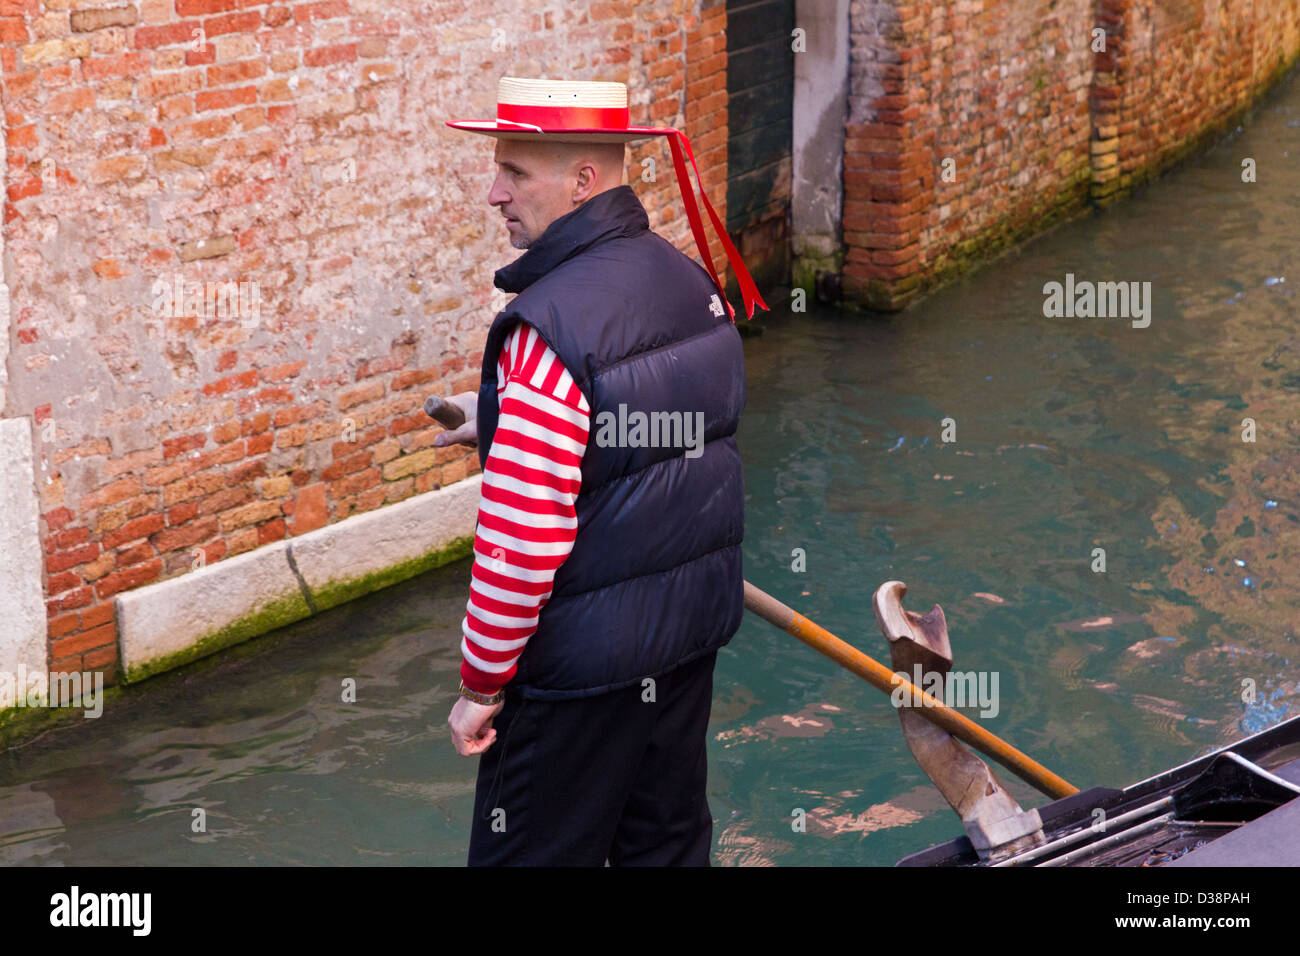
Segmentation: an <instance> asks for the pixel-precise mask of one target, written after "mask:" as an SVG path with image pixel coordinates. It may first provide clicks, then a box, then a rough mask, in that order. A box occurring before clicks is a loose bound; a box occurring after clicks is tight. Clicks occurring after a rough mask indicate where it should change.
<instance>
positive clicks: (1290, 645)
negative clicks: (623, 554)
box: [0, 77, 1300, 865]
mask: <svg viewBox="0 0 1300 956" xmlns="http://www.w3.org/2000/svg"><path fill="white" fill-rule="evenodd" d="M1246 157H1249V158H1252V159H1254V160H1255V163H1256V168H1257V170H1258V181H1257V182H1256V183H1253V184H1247V183H1242V182H1241V164H1242V159H1243V158H1246ZM1298 211H1300V84H1298V83H1297V82H1296V81H1295V78H1294V77H1292V78H1291V79H1289V80H1288V81H1287V82H1286V83H1285V84H1284V85H1283V87H1282V88H1280V89H1279V90H1277V91H1275V93H1274V94H1273V95H1271V96H1270V97H1269V98H1268V99H1267V100H1266V101H1264V102H1263V103H1262V104H1261V105H1260V107H1259V108H1258V109H1257V111H1256V113H1255V116H1254V117H1253V118H1252V120H1251V121H1250V122H1249V123H1248V124H1247V125H1246V127H1245V128H1244V129H1241V130H1239V131H1237V132H1236V133H1235V134H1233V135H1231V136H1230V137H1228V138H1227V139H1225V140H1223V141H1221V142H1219V143H1218V144H1217V145H1216V146H1214V147H1213V148H1211V149H1210V150H1208V151H1207V152H1206V153H1204V154H1203V155H1201V156H1200V157H1198V158H1196V159H1195V160H1193V161H1191V162H1189V163H1188V164H1186V165H1184V166H1183V167H1182V168H1180V169H1179V170H1177V171H1176V172H1174V173H1173V174H1171V175H1169V176H1167V177H1165V178H1163V179H1162V180H1160V181H1159V182H1157V183H1155V184H1153V185H1152V186H1150V187H1149V188H1147V189H1146V190H1144V191H1143V192H1142V193H1141V194H1140V195H1138V196H1136V197H1134V198H1133V199H1131V200H1129V201H1127V202H1124V203H1122V204H1120V205H1119V206H1117V207H1115V208H1112V209H1110V210H1108V211H1106V212H1104V213H1103V214H1100V215H1097V216H1087V217H1084V218H1081V219H1079V220H1076V221H1074V222H1072V223H1069V224H1067V225H1065V226H1063V227H1061V228H1059V229H1058V230H1056V231H1055V232H1053V233H1051V234H1050V235H1047V236H1045V237H1042V238H1040V239H1038V240H1037V241H1035V242H1033V243H1031V244H1029V245H1026V246H1024V247H1023V248H1021V249H1019V250H1017V251H1015V252H1013V253H1011V254H1009V255H1008V256H1005V257H1003V258H1002V259H1000V260H999V261H997V262H995V263H993V264H991V265H989V266H987V267H985V268H983V269H981V270H979V271H978V272H976V273H974V274H973V275H969V276H967V277H966V278H964V279H962V280H960V281H958V282H957V283H955V284H953V285H951V286H949V287H947V288H946V289H944V290H942V291H941V292H939V293H938V294H936V295H934V296H932V297H931V298H929V299H928V300H926V301H925V302H924V303H922V304H921V305H919V306H918V307H916V308H914V309H912V310H910V311H908V312H906V313H904V314H902V315H899V316H896V317H894V318H893V319H891V320H888V321H885V320H869V319H864V318H862V317H860V316H852V315H841V314H839V313H837V312H834V311H829V310H823V309H816V308H814V309H811V310H810V311H808V312H806V313H796V314H790V313H789V310H788V307H779V308H778V310H777V312H778V313H780V314H773V315H772V316H770V317H769V316H763V317H762V322H763V325H764V326H765V327H766V328H765V332H764V334H763V335H761V336H760V337H754V338H749V339H747V340H746V361H747V370H748V389H749V401H748V406H747V408H746V412H745V415H744V418H743V421H742V427H741V432H740V447H741V450H742V454H743V455H744V459H745V467H746V509H747V523H746V539H745V568H746V576H747V577H748V578H749V580H751V581H753V582H754V583H755V584H757V585H758V586H759V587H761V588H763V589H765V590H767V591H769V592H771V593H772V594H774V595H776V596H778V597H780V598H781V599H783V600H785V601H786V602H787V603H789V604H790V605H792V606H793V607H795V608H796V609H797V610H799V611H801V612H803V613H804V614H806V615H808V616H809V617H811V618H812V619H814V620H816V621H817V622H819V623H820V624H822V625H823V626H825V627H827V628H829V629H830V630H831V631H833V632H834V633H836V634H837V635H839V636H840V637H842V638H844V639H846V640H848V641H850V642H852V643H853V644H856V645H857V646H858V647H860V648H862V649H863V650H865V651H867V652H868V653H870V654H872V655H873V656H876V657H877V658H879V659H883V660H888V651H887V649H886V646H885V642H884V639H883V638H882V637H881V635H880V632H879V630H878V629H877V627H876V624H875V621H874V618H873V615H872V611H871V603H870V602H871V596H872V593H873V591H874V590H875V588H876V587H877V586H878V585H880V584H881V583H882V582H884V581H886V580H890V579H899V580H902V581H904V582H906V583H907V585H908V587H909V589H910V593H909V594H908V597H907V600H906V605H907V606H908V607H909V608H910V609H912V610H917V611H924V610H926V609H928V608H929V607H930V605H932V604H934V603H938V604H940V605H942V607H943V609H944V612H945V614H946V616H947V620H948V624H949V632H950V634H951V638H952V645H953V650H954V657H955V664H954V667H955V669H957V670H965V671H970V670H974V671H981V672H985V673H986V674H988V675H990V679H991V675H993V674H996V675H997V678H998V685H997V686H998V712H997V714H996V716H993V717H988V718H980V719H982V721H983V723H984V725H985V726H987V727H988V728H989V729H990V730H992V731H993V732H994V733H997V734H999V735H1001V736H1003V737H1005V738H1006V739H1007V740H1009V741H1011V742H1012V743H1014V744H1015V745H1016V746H1018V747H1020V748H1021V749H1023V750H1025V751H1026V752H1028V753H1029V754H1031V755H1032V756H1034V757H1035V758H1037V759H1038V760H1040V761H1041V762H1043V763H1045V764H1046V765H1047V766H1049V767H1051V768H1052V769H1054V770H1056V771H1057V772H1058V773H1060V774H1062V775H1063V776H1065V777H1066V778H1067V779H1069V780H1070V781H1071V782H1073V783H1074V784H1076V785H1078V786H1080V787H1086V786H1090V785H1093V784H1108V785H1115V786H1118V785H1124V784H1126V783H1130V782H1133V781H1135V780H1138V779H1141V778H1143V777H1145V776H1148V775H1150V774H1152V773H1155V772H1157V771H1159V770H1161V769H1163V768H1165V767H1168V766H1171V765H1173V764H1176V763H1180V762H1183V761H1185V760H1188V759H1191V758H1193V757H1195V756H1197V755H1198V754H1200V753H1203V752H1205V751H1206V750H1208V749H1210V748H1212V747H1215V746H1218V745H1222V744H1223V743H1226V742H1228V741H1230V740H1232V739H1234V738H1236V737H1238V736H1241V735H1242V734H1244V733H1248V732H1255V731H1258V730H1262V729H1264V728H1265V727H1267V726H1269V725H1271V724H1273V723H1275V722H1277V721H1278V720H1280V719H1282V718H1283V717H1285V716H1289V715H1292V714H1294V713H1296V712H1297V711H1298V710H1300V705H1298V701H1300V697H1298V695H1297V675H1298V673H1300V667H1297V660H1296V657H1297V651H1298V650H1300V648H1298V647H1297V643H1296V641H1297V630H1298V628H1300V624H1298V623H1297V622H1298V621H1300V575H1298V574H1297V570H1298V569H1300V450H1298V449H1300V442H1298V439H1300V318H1298V314H1300V309H1298V306H1300V297H1297V296H1296V291H1297V288H1300V255H1298V253H1297V249H1298V248H1300V247H1298V245H1297V238H1298V236H1297V233H1298V232H1300V215H1298V214H1297V213H1298ZM1067 273H1072V274H1073V275H1074V277H1075V282H1076V284H1077V283H1079V282H1082V281H1091V282H1138V283H1143V282H1150V284H1151V285H1150V289H1151V323H1150V326H1149V327H1147V328H1140V329H1139V328H1133V327H1132V324H1131V322H1130V321H1128V320H1127V319H1124V318H1046V317H1045V316H1044V298H1045V297H1044V293H1043V286H1044V284H1045V283H1047V282H1051V281H1057V282H1064V281H1065V276H1066V274H1067ZM945 418H951V419H952V420H953V423H954V427H955V438H956V440H955V441H951V442H944V441H942V440H941V438H942V430H943V425H942V424H941V423H942V421H943V419H945ZM1244 418H1251V419H1253V420H1254V421H1255V427H1256V437H1257V440H1256V441H1255V442H1253V443H1247V442H1243V441H1242V420H1243V419H1244ZM1097 548H1101V549H1104V552H1105V562H1106V569H1105V571H1104V573H1099V572H1095V571H1094V570H1093V565H1094V561H1095V558H1094V549H1097ZM799 555H802V559H801V560H802V562H803V565H802V566H803V567H804V570H802V571H800V570H796V569H795V568H796V567H797V566H799V565H800V561H799V560H797V557H798V556H799ZM468 576H469V564H468V562H461V563H458V564H456V565H454V566H449V567H446V568H443V569H440V570H438V571H435V572H432V573H429V574H426V575H424V576H422V577H420V578H417V579H413V580H410V581H408V582H406V583H404V584H401V585H399V586H396V587H393V588H390V589H388V590H386V591H384V592H382V593H378V594H374V595H371V596H368V597H366V598H364V599H361V600H358V601H355V602H353V603H351V604H349V605H347V606H344V607H340V608H337V609H335V610H333V611H330V612H328V613H326V614H323V615H321V616H319V617H317V618H314V619H312V620H308V621H304V622H302V623H300V624H298V625H295V626H293V627H290V628H286V629H285V630H283V631H280V632H277V633H276V634H273V635H269V636H267V637H265V638H262V639H259V640H257V641H254V642H252V643H250V644H248V645H245V646H243V647H241V648H238V649H235V650H233V651H230V652H227V653H226V654H223V655H221V656H219V657H217V658H214V659H210V660H208V661H204V662H200V663H199V664H197V665H194V666H192V667H189V668H187V669H185V670H182V671H178V672H174V673H170V674H166V675H163V676H161V677H159V678H157V679H154V680H151V681H148V682H146V683H145V684H143V685H140V686H138V687H134V688H129V689H128V690H127V692H126V693H125V694H124V695H123V697H122V698H121V699H120V700H118V701H115V702H113V703H112V704H111V705H110V706H109V708H108V709H107V710H106V712H105V714H104V716H103V717H102V718H101V719H98V720H85V721H82V720H78V721H77V722H76V723H75V724H74V725H72V726H70V727H68V728H66V729H60V730H58V731H55V732H51V733H49V734H47V735H45V736H44V737H41V738H39V739H37V740H35V741H34V742H32V743H29V744H27V745H25V746H23V747H20V748H15V749H12V750H10V751H9V752H7V753H5V754H2V755H0V863H5V864H113V863H135V864H194V865H199V864H202V865H212V864H216V865H224V864H282V863H288V864H335V863H336V864H357V863H360V864H446V865H459V864H461V863H462V862H463V861H464V856H465V848H466V839H467V832H468V826H469V817H470V812H471V805H472V799H473V781H474V770H475V764H474V762H473V760H472V758H471V759H464V758H459V757H457V756H456V755H455V754H454V751H453V750H452V747H451V744H450V741H449V739H448V735H447V732H446V726H445V719H446V715H447V712H448V710H449V709H450V707H451V705H452V703H453V700H454V695H455V693H456V686H457V667H458V663H459V650H458V640H459V622H460V619H461V616H462V615H463V613H464V607H465V600H466V597H467V593H468V592H467V586H468ZM348 678H352V679H355V681H356V682H357V699H356V702H355V703H344V702H343V701H342V700H341V687H342V683H343V681H344V680H346V679H348ZM1247 680H1249V681H1253V682H1254V687H1255V692H1256V699H1255V702H1254V703H1253V704H1249V705H1248V704H1246V703H1244V702H1243V699H1242V695H1243V687H1244V686H1245V685H1244V684H1243V681H1247ZM968 713H970V714H971V716H976V714H975V711H974V710H968ZM710 738H711V739H710V752H709V756H710V765H709V774H710V776H709V802H710V805H711V807H712V809H713V813H714V817H715V820H716V824H715V852H714V862H715V863H716V864H719V865H734V864H776V865H816V864H878V865H889V864H892V863H894V862H895V861H896V860H897V859H898V858H899V857H901V856H903V855H905V854H907V853H909V852H912V851H914V850H918V849H921V848H924V847H925V846H927V845H929V844H931V843H933V842H936V841H941V840H944V839H948V838H949V837H952V836H955V835H958V834H959V833H960V832H961V828H960V825H959V822H958V820H957V818H956V817H955V815H953V813H952V812H951V811H950V810H949V809H948V808H947V807H946V806H945V805H944V804H943V803H942V801H941V799H940V798H939V797H938V795H937V793H936V792H935V791H934V789H933V788H932V787H931V786H930V785H929V783H928V782H927V780H926V779H925V777H924V776H923V775H922V774H921V773H920V771H919V770H918V769H917V767H916V765H915V763H914V762H913V761H912V759H911V757H910V755H909V753H908V751H907V749H906V747H905V746H904V744H903V741H902V737H901V734H900V732H899V726H898V719H897V716H896V714H895V712H894V710H893V708H892V707H891V706H890V705H889V702H888V701H887V699H886V698H885V697H884V696H883V695H880V694H878V693H877V692H875V691H873V690H871V689H869V688H867V687H866V686H865V685H864V684H863V683H862V682H861V681H859V680H858V679H857V678H855V677H853V676H851V675H849V674H847V673H845V672H843V671H840V670H837V669H836V668H835V666H834V665H832V664H831V663H830V662H828V661H827V660H825V659H823V658H821V657H819V656H818V655H816V654H815V653H813V652H812V651H811V650H809V649H808V648H806V647H804V646H803V645H802V644H800V643H798V642H797V641H795V640H794V639H793V638H791V637H789V636H787V635H785V634H783V633H781V632H779V631H777V630H775V629H774V628H772V627H771V626H769V625H767V624H765V623H763V622H761V621H759V620H757V619H754V618H750V619H748V620H747V621H746V622H745V624H744V626H743V627H742V628H741V630H740V632H739V633H738V634H737V635H736V637H735V638H734V639H733V641H732V642H731V644H730V645H729V646H728V647H727V648H725V649H724V650H723V651H722V652H721V654H720V656H719V661H718V668H717V674H716V693H715V700H714V709H713V719H712V724H711V727H710ZM999 775H1000V776H1001V777H1002V779H1003V780H1004V782H1006V783H1007V784H1008V786H1009V787H1010V789H1011V790H1012V792H1013V793H1014V794H1015V795H1016V796H1017V797H1018V798H1019V799H1020V800H1021V801H1022V803H1024V804H1026V805H1031V804H1032V805H1036V804H1038V803H1041V802H1042V798H1041V797H1039V796H1037V795H1036V794H1035V793H1034V792H1033V791H1031V790H1030V789H1029V788H1028V787H1026V786H1025V785H1023V784H1021V783H1020V782H1019V781H1016V780H1015V779H1014V778H1011V777H1010V775H1009V774H1007V773H1005V772H1000V773H999ZM196 808H202V809H203V810H204V812H205V813H206V832H203V833H196V832H193V829H192V824H193V819H194V817H193V811H194V810H195V809H196ZM799 810H802V811H803V812H804V814H805V815H806V826H805V828H804V832H796V830H795V829H794V828H793V827H792V825H791V821H792V818H793V816H794V815H795V814H796V812H797V811H799Z"/></svg>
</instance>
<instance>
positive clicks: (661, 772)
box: [469, 652, 717, 866]
mask: <svg viewBox="0 0 1300 956" xmlns="http://www.w3.org/2000/svg"><path fill="white" fill-rule="evenodd" d="M716 660H717V652H713V653H710V654H706V655H705V656H704V657H702V658H699V659H697V660H694V661H691V662H690V663H688V664H684V665H682V666H681V667H678V668H677V669H676V670H673V671H671V672H669V673H667V674H662V675H660V676H659V677H657V678H655V681H654V687H653V691H654V694H653V696H654V700H653V701H651V700H648V699H646V698H648V697H649V696H650V694H649V692H648V690H647V689H646V688H645V687H643V686H642V685H641V684H633V685H632V686H630V687H626V688H623V689H622V690H616V691H611V692H609V693H606V694H600V695H598V696H595V697H584V698H579V699H576V700H557V701H549V700H524V699H522V698H520V697H519V696H518V695H515V694H511V693H509V688H507V694H506V702H505V707H504V708H502V710H501V713H499V714H497V716H496V718H495V719H494V720H493V722H492V726H493V727H495V728H496V729H497V739H496V742H495V743H493V745H492V746H491V747H489V748H488V749H487V750H486V751H484V753H483V754H482V755H481V756H480V757H479V768H478V782H477V786H476V789H475V794H474V822H473V828H472V829H471V831H470V841H469V865H470V866H502V865H517V866H603V865H604V864H605V862H606V861H607V860H608V862H609V863H610V864H611V865H612V866H708V865H709V852H710V850H711V849H712V847H713V816H712V814H711V813H710V811H709V804H708V800H707V799H706V798H705V784H706V780H707V772H708V768H707V761H706V753H705V738H706V733H707V729H708V722H709V709H710V706H711V705H712V702H713V666H714V663H715V662H716Z"/></svg>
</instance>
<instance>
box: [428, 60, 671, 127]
mask: <svg viewBox="0 0 1300 956" xmlns="http://www.w3.org/2000/svg"><path fill="white" fill-rule="evenodd" d="M447 125H448V126H451V127H453V128H454V129H463V130H465V131H466V132H469V133H483V134H485V135H487V136H495V137H496V138H498V139H530V138H532V137H533V136H536V135H538V134H539V133H540V134H545V139H546V140H548V141H549V142H552V143H609V142H621V143H627V142H631V141H632V140H634V139H645V138H646V137H647V136H659V135H661V134H663V133H664V130H662V129H652V128H650V127H643V126H628V109H627V85H626V84H624V83H604V82H598V81H592V80H532V79H524V78H522V77H518V76H503V77H501V79H500V81H499V82H498V83H497V116H496V119H490V120H453V121H449V122H448V123H447Z"/></svg>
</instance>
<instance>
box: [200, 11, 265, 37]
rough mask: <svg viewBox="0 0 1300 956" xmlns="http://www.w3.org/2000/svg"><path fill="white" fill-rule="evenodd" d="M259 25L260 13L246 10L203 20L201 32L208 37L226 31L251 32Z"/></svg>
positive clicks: (219, 34) (220, 34)
mask: <svg viewBox="0 0 1300 956" xmlns="http://www.w3.org/2000/svg"><path fill="white" fill-rule="evenodd" d="M261 25H262V15H261V14H260V13H258V12H257V11H256V10H246V11H244V12H243V13H232V14H229V15H227V16H224V17H212V18H211V19H208V20H204V21H203V32H204V33H205V34H207V35H208V36H210V37H219V36H224V35H225V34H227V33H252V32H253V31H254V30H256V29H258V28H259V27H261Z"/></svg>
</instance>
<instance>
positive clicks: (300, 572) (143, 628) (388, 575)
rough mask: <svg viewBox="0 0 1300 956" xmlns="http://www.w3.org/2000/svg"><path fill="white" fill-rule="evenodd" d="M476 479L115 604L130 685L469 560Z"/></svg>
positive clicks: (263, 549) (124, 673)
mask: <svg viewBox="0 0 1300 956" xmlns="http://www.w3.org/2000/svg"><path fill="white" fill-rule="evenodd" d="M482 480H483V479H482V475H475V476H473V477H472V478H468V479H465V480H463V481H458V482H456V483H455V484H453V485H449V486H448V487H446V488H441V489H438V490H437V491H431V492H428V493H426V494H423V495H417V496H415V497H412V498H407V499H406V500H404V501H400V502H397V503H395V504H391V505H386V506H384V507H382V508H379V509H378V510H376V511H369V512H366V513H364V514H360V515H354V516H353V517H351V518H347V519H345V520H343V521H340V522H338V523H337V524H332V525H328V526H326V527H324V528H320V529H317V530H316V531H312V532H309V533H308V534H305V535H302V536H301V537H297V538H290V539H287V540H285V541H278V542H276V543H274V544H270V545H266V546H264V547H261V548H258V549H256V550H254V551H249V552H247V553H245V554H240V555H236V556H235V557H233V558H228V559H226V560H224V561H219V562H217V563H216V564H210V565H208V566H207V567H204V568H201V569H199V570H197V571H193V572H190V573H189V574H184V575H181V576H179V577H175V578H170V579H168V580H166V581H160V582H158V583H157V584H151V585H148V586H146V587H143V588H137V589H135V590H133V591H127V592H124V593H123V594H121V595H119V596H118V598H117V623H118V643H119V649H120V655H121V673H122V680H123V681H124V682H125V683H134V682H136V681H140V680H143V679H145V678H147V677H150V676H152V675H154V674H157V673H161V672H162V671H166V670H171V669H173V668H176V667H180V666H182V665H184V664H187V663H189V662H190V661H194V660H197V659H199V658H201V657H206V656H207V655H209V654H213V653H215V652H217V651H219V650H221V649H223V648H226V647H230V646H232V645H234V644H238V643H241V642H242V641H246V640H248V639H249V638H252V637H257V636H259V635H261V634H266V633H268V632H270V631H273V630H275V629H277V628H280V627H284V626H285V625H288V624H292V623H293V622H295V621H299V620H302V619H303V618H306V617H310V616H311V615H313V614H316V613H319V612H320V611H324V610H327V609H328V608H331V607H335V606H337V605H339V604H342V603H345V602H347V601H350V600H352V599H354V598H357V597H360V596H361V595H363V594H368V593H370V592H371V591H376V590H379V589H380V588H384V587H388V586H389V585H392V584H396V583H397V582H399V581H403V580H406V579H407V578H409V577H413V576H414V575H416V574H420V573H422V572H424V571H427V570H431V569H432V568H436V567H439V566H441V565H443V564H447V563H449V562H451V561H456V560H459V559H460V558H463V557H466V556H468V555H469V554H470V553H472V550H473V543H474V530H475V521H476V519H477V514H478V496H479V486H480V485H481V484H482Z"/></svg>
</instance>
